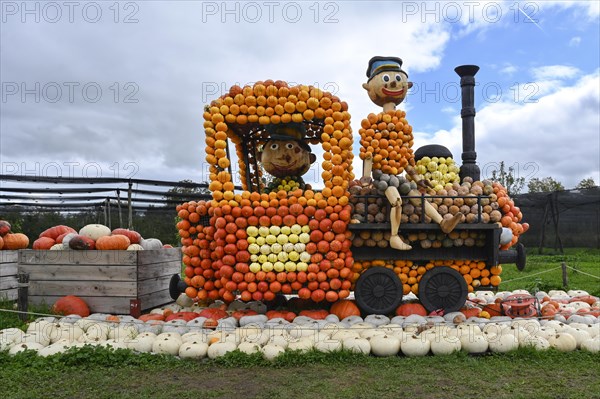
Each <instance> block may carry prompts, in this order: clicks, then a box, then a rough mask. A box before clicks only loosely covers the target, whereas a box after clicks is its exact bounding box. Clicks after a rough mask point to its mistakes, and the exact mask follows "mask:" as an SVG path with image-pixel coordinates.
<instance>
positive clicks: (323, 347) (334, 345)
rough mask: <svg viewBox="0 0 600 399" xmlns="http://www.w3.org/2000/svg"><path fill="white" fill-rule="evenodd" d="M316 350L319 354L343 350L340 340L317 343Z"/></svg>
mask: <svg viewBox="0 0 600 399" xmlns="http://www.w3.org/2000/svg"><path fill="white" fill-rule="evenodd" d="M315 349H316V350H318V351H319V352H336V351H339V350H341V349H342V342H341V341H340V340H338V339H326V340H322V341H317V342H315Z"/></svg>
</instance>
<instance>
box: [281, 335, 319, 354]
mask: <svg viewBox="0 0 600 399" xmlns="http://www.w3.org/2000/svg"><path fill="white" fill-rule="evenodd" d="M314 346H315V341H314V339H312V338H308V337H303V338H300V339H299V340H297V341H292V342H290V343H289V344H288V350H291V351H300V352H308V351H309V350H311V349H313V348H314Z"/></svg>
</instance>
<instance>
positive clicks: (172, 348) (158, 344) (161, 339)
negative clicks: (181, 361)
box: [152, 333, 183, 355]
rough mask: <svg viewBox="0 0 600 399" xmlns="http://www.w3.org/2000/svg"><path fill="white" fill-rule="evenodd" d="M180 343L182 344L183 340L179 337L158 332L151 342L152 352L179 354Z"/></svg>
mask: <svg viewBox="0 0 600 399" xmlns="http://www.w3.org/2000/svg"><path fill="white" fill-rule="evenodd" d="M167 334H168V333H167ZM181 345H183V341H181V338H180V337H177V336H175V335H173V336H165V334H160V335H159V336H158V337H156V338H155V340H154V342H153V343H152V352H153V353H158V354H167V355H177V354H179V347H180V346H181Z"/></svg>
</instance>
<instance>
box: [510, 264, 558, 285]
mask: <svg viewBox="0 0 600 399" xmlns="http://www.w3.org/2000/svg"><path fill="white" fill-rule="evenodd" d="M558 269H561V266H558V267H555V268H553V269H548V270H542V271H541V272H537V273H533V274H530V275H528V276H522V277H516V278H513V279H510V280H506V281H502V282H501V283H500V284H504V283H510V282H511V281H516V280H523V279H528V278H531V277H533V276H537V275H540V274H544V273H549V272H552V271H554V270H558Z"/></svg>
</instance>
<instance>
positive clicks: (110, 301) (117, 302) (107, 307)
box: [29, 295, 134, 314]
mask: <svg viewBox="0 0 600 399" xmlns="http://www.w3.org/2000/svg"><path fill="white" fill-rule="evenodd" d="M60 297H61V296H60V295H44V296H39V295H33V296H32V295H30V296H29V304H32V305H42V304H45V305H49V306H51V305H52V304H53V303H54V302H56V300H57V299H58V298H60ZM80 298H81V299H83V300H84V301H85V302H86V303H87V304H88V306H89V308H90V311H91V312H92V313H110V314H129V301H130V300H131V299H134V298H133V297H131V298H130V297H102V296H80Z"/></svg>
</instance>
